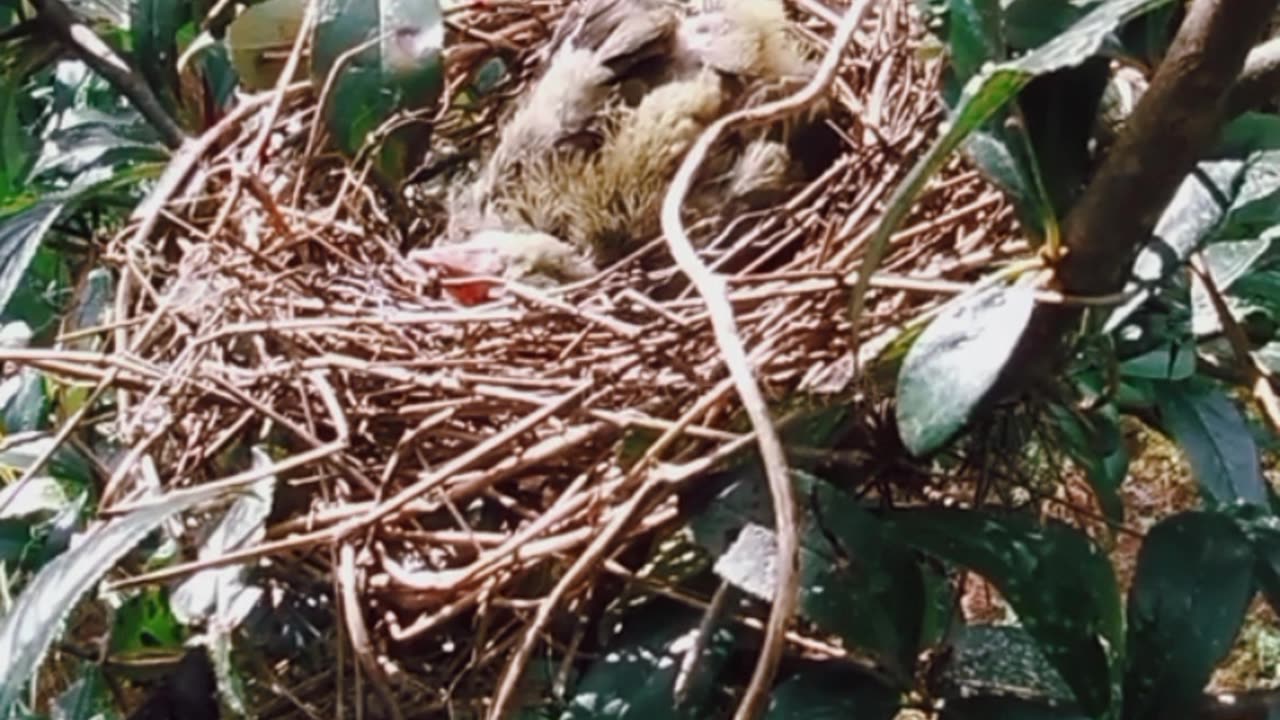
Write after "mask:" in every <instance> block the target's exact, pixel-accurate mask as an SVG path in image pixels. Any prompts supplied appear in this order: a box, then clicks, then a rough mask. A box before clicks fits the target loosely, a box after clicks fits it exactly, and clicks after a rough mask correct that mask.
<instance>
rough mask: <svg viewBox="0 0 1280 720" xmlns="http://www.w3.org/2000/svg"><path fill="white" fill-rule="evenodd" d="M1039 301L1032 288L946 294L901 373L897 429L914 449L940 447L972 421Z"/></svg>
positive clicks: (924, 451)
mask: <svg viewBox="0 0 1280 720" xmlns="http://www.w3.org/2000/svg"><path fill="white" fill-rule="evenodd" d="M1034 309H1035V297H1034V296H1033V294H1032V292H1031V291H1030V290H1029V289H1027V288H1019V287H994V288H986V289H980V290H978V291H976V292H970V293H966V294H964V295H961V296H959V297H957V298H955V299H954V300H952V301H951V302H949V303H948V304H947V307H946V308H945V309H943V311H942V312H941V314H939V315H938V317H937V318H936V319H935V320H934V321H933V322H932V323H930V325H929V327H927V328H925V331H924V332H923V333H921V335H920V338H919V339H918V340H916V343H915V344H914V345H912V346H911V350H910V352H908V353H907V357H906V360H905V361H904V362H903V364H902V373H901V375H900V376H899V377H898V404H897V418H898V432H899V434H900V435H901V437H902V442H903V444H904V445H906V447H907V449H908V450H910V451H911V452H912V454H914V455H925V454H928V453H930V452H932V451H934V450H936V449H938V448H939V447H941V446H942V445H943V444H945V443H946V442H947V441H948V440H950V439H951V437H952V436H954V435H955V434H956V432H958V431H959V430H960V428H961V427H963V426H964V424H965V423H966V422H968V420H969V417H970V416H971V415H972V414H973V412H974V410H975V409H977V407H978V405H979V403H980V402H981V401H982V400H983V399H984V398H985V397H986V395H987V392H988V391H989V390H991V388H992V387H993V386H994V385H995V383H996V380H998V379H999V377H1000V374H1001V371H1002V370H1003V369H1004V365H1005V363H1006V362H1007V361H1008V360H1009V358H1010V357H1011V356H1012V355H1013V351H1014V349H1015V348H1016V347H1017V345H1018V340H1019V339H1021V337H1022V333H1023V331H1024V330H1025V329H1026V326H1027V322H1028V321H1029V320H1030V319H1031V311H1032V310H1034Z"/></svg>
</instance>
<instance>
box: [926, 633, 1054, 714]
mask: <svg viewBox="0 0 1280 720" xmlns="http://www.w3.org/2000/svg"><path fill="white" fill-rule="evenodd" d="M938 685H939V691H940V692H941V693H942V694H943V695H944V697H945V698H946V700H947V704H948V705H950V704H951V702H952V700H954V699H959V698H966V697H974V696H979V695H992V696H995V695H998V696H1004V697H1015V698H1022V699H1024V700H1036V701H1040V702H1050V703H1054V704H1056V705H1064V704H1065V705H1070V704H1071V703H1072V701H1073V699H1074V696H1073V695H1072V693H1071V688H1069V687H1067V685H1066V682H1064V681H1063V679H1062V675H1061V674H1059V673H1058V671H1057V670H1056V669H1054V667H1053V665H1051V664H1050V663H1049V661H1048V659H1047V658H1045V656H1044V653H1042V652H1041V651H1040V648H1039V646H1038V645H1037V643H1036V640H1035V638H1033V637H1031V635H1030V634H1029V633H1027V631H1026V630H1024V629H1023V628H1020V627H1016V626H1008V625H1003V626H1002V625H965V626H962V627H960V628H959V629H957V630H956V632H955V634H954V636H953V637H952V639H951V643H950V655H949V657H948V659H947V662H946V664H945V665H944V666H943V667H942V669H941V672H940V673H939V676H938Z"/></svg>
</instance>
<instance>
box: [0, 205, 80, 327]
mask: <svg viewBox="0 0 1280 720" xmlns="http://www.w3.org/2000/svg"><path fill="white" fill-rule="evenodd" d="M65 208H66V202H65V201H63V200H60V199H56V198H46V199H43V200H39V201H36V202H33V203H31V204H30V205H28V206H26V207H24V208H22V209H20V210H17V211H16V212H13V213H11V214H9V215H6V216H3V217H0V307H4V306H5V305H7V304H8V302H9V298H11V297H13V293H14V291H15V290H17V289H18V283H20V282H21V281H22V276H23V274H24V273H25V272H26V270H27V266H28V265H29V264H30V263H31V260H32V258H34V257H35V255H36V250H38V249H39V247H40V242H41V241H42V240H43V239H44V236H45V233H47V232H49V228H51V227H53V223H54V222H56V221H57V219H58V217H59V216H60V215H61V214H62V211H63V210H64V209H65Z"/></svg>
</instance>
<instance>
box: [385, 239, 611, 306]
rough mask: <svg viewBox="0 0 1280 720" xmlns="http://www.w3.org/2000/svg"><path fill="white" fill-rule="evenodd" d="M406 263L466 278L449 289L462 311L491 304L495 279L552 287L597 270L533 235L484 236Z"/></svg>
mask: <svg viewBox="0 0 1280 720" xmlns="http://www.w3.org/2000/svg"><path fill="white" fill-rule="evenodd" d="M409 259H410V260H412V261H414V262H417V263H418V264H420V265H423V266H425V267H434V268H438V269H440V270H442V271H444V273H445V274H447V275H450V276H454V277H461V278H466V279H467V281H465V282H461V283H454V284H451V285H450V286H449V288H448V290H449V292H450V293H451V294H452V295H453V296H454V297H455V298H456V299H457V300H458V301H459V302H461V303H463V304H464V305H475V304H478V303H481V302H485V301H488V300H490V299H492V296H493V290H494V289H495V288H496V282H495V280H496V279H501V280H514V281H517V282H521V283H524V284H526V285H532V286H534V287H551V286H555V285H559V284H562V283H565V282H575V281H578V280H585V279H587V278H589V277H591V276H592V275H594V274H595V273H596V268H595V266H594V265H593V264H592V263H591V261H590V260H589V259H588V258H586V257H584V256H583V255H582V254H581V253H580V252H578V250H577V248H575V247H574V246H572V245H570V244H568V243H565V242H563V241H561V240H559V239H558V238H555V237H553V236H551V235H548V234H546V233H541V232H536V231H516V232H508V231H502V230H488V231H482V232H478V233H476V234H475V235H473V236H472V237H471V238H470V239H468V240H467V241H465V242H461V243H453V244H450V245H442V246H439V247H433V248H428V249H423V250H415V251H413V252H411V253H409Z"/></svg>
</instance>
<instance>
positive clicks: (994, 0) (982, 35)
mask: <svg viewBox="0 0 1280 720" xmlns="http://www.w3.org/2000/svg"><path fill="white" fill-rule="evenodd" d="M1000 20H1001V18H1000V0H951V2H950V7H949V8H948V12H947V29H948V31H949V34H950V36H951V37H950V39H949V43H948V45H949V46H950V48H951V58H950V59H951V67H950V70H951V72H952V73H954V74H955V77H956V79H957V80H959V81H960V82H961V83H963V82H966V81H968V80H969V78H971V77H973V76H974V75H976V74H977V73H978V71H979V70H981V69H982V66H983V65H985V64H986V63H988V62H999V61H1001V60H1004V59H1005V48H1004V34H1003V31H1002V28H1001V22H1000Z"/></svg>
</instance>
